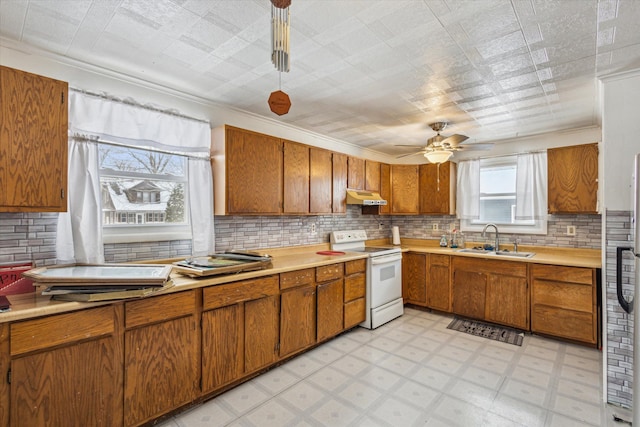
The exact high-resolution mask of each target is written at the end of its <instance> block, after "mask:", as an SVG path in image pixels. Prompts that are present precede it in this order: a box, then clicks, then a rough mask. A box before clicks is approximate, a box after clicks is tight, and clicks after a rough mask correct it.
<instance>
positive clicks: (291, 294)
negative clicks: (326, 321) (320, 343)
mask: <svg viewBox="0 0 640 427" xmlns="http://www.w3.org/2000/svg"><path fill="white" fill-rule="evenodd" d="M280 304H281V312H280V356H286V355H287V354H289V353H293V352H294V351H297V350H301V349H303V348H305V347H308V346H310V345H312V344H314V343H315V342H316V286H315V284H312V285H307V286H301V287H298V288H293V289H290V290H287V291H285V292H282V295H281V301H280Z"/></svg>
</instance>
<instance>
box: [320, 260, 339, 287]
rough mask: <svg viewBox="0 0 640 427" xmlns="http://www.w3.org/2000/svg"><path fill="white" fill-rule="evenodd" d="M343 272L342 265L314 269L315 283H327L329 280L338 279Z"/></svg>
mask: <svg viewBox="0 0 640 427" xmlns="http://www.w3.org/2000/svg"><path fill="white" fill-rule="evenodd" d="M343 271H344V267H343V264H342V263H340V264H331V265H323V266H322V267H316V282H318V283H322V282H328V281H329V280H334V279H339V278H340V277H342V275H343Z"/></svg>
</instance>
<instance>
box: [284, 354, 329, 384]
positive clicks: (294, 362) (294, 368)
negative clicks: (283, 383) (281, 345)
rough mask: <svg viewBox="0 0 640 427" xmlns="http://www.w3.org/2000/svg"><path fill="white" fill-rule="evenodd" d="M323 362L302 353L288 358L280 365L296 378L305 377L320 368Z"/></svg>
mask: <svg viewBox="0 0 640 427" xmlns="http://www.w3.org/2000/svg"><path fill="white" fill-rule="evenodd" d="M323 366H324V364H322V363H320V362H318V361H316V360H314V359H312V358H310V357H309V356H307V355H306V354H302V355H300V356H298V357H296V358H295V359H291V360H289V361H288V362H287V363H285V364H284V365H282V368H283V369H285V370H287V371H289V372H290V373H292V374H293V375H295V376H297V377H298V378H305V377H308V376H309V375H311V374H312V373H314V372H316V371H317V370H319V369H320V368H322V367H323Z"/></svg>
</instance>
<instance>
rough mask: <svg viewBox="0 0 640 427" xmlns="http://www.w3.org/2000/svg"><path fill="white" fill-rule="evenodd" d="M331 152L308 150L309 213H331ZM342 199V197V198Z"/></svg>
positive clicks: (316, 149)
mask: <svg viewBox="0 0 640 427" xmlns="http://www.w3.org/2000/svg"><path fill="white" fill-rule="evenodd" d="M331 163H332V157H331V151H328V150H322V149H319V148H310V149H309V172H310V177H309V180H310V181H309V212H311V213H331V212H332V205H331V202H332V187H331V185H332V180H333V178H332V173H333V168H332V166H331ZM343 197H344V196H343Z"/></svg>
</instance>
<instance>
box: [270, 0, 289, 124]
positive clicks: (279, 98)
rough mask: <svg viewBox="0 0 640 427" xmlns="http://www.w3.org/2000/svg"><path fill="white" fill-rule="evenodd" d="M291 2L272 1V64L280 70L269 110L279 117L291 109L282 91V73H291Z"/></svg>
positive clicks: (284, 0) (287, 96)
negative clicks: (276, 87)
mask: <svg viewBox="0 0 640 427" xmlns="http://www.w3.org/2000/svg"><path fill="white" fill-rule="evenodd" d="M290 5H291V0H271V62H273V65H274V66H275V67H276V70H278V73H279V76H278V77H279V78H278V90H277V91H275V92H271V95H270V96H269V108H270V109H271V111H273V112H274V113H276V114H277V115H279V116H282V115H284V114H287V113H288V112H289V109H290V108H291V100H290V99H289V95H287V94H286V93H284V92H283V91H282V90H281V89H282V73H283V72H285V73H288V72H289V48H290V46H289V34H290V20H289V18H290V15H289V6H290Z"/></svg>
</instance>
